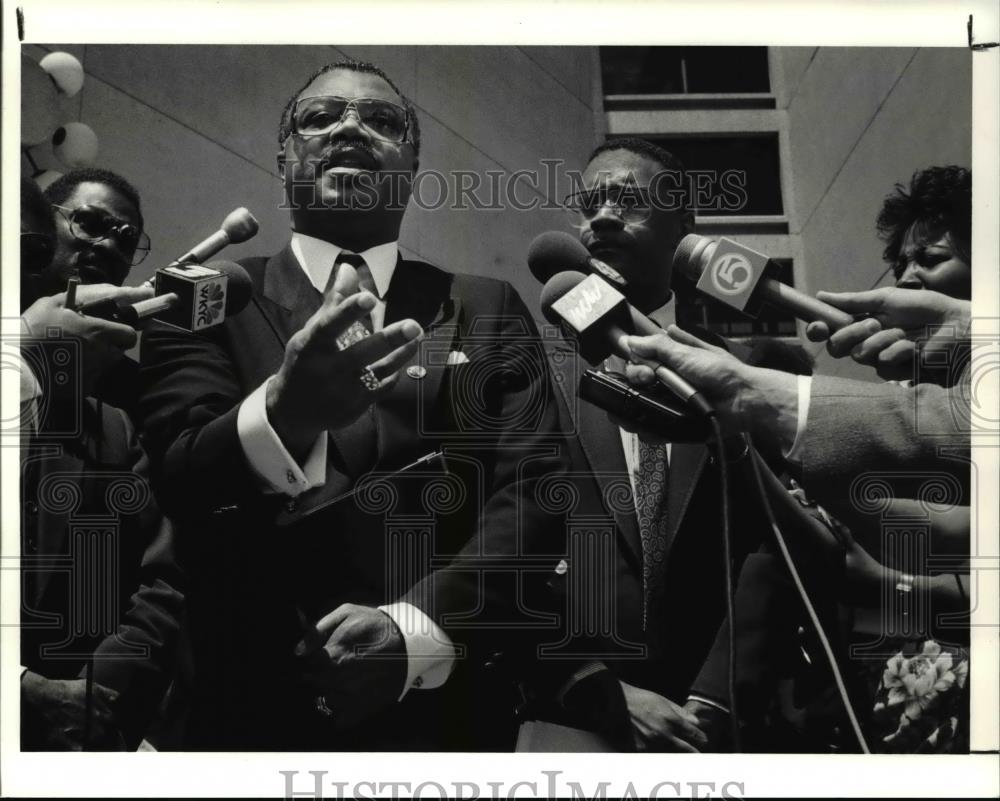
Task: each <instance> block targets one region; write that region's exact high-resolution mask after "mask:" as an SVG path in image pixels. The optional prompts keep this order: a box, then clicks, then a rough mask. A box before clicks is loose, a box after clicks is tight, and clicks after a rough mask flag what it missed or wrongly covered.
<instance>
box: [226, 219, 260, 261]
mask: <svg viewBox="0 0 1000 801" xmlns="http://www.w3.org/2000/svg"><path fill="white" fill-rule="evenodd" d="M259 228H260V225H259V224H258V223H257V218H256V217H254V216H253V215H252V214H251V213H250V212H249V210H247V209H245V208H243V207H240V208H238V209H234V210H233V211H231V212H229V214H228V215H226V219H224V220H223V221H222V230H223V231H225V232H226V235H227V236H228V237H229V242H230V244H233V245H237V244H239V243H240V242H246V241H247V240H248V239H250V238H251V237H253V236H256V234H257V231H258V229H259ZM229 264H232V262H229Z"/></svg>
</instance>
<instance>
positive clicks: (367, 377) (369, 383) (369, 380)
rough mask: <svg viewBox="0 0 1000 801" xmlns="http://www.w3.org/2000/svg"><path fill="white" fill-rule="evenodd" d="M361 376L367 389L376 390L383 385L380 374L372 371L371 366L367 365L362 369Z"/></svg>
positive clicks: (362, 382)
mask: <svg viewBox="0 0 1000 801" xmlns="http://www.w3.org/2000/svg"><path fill="white" fill-rule="evenodd" d="M359 378H360V379H361V384H362V386H364V388H365V389H367V390H368V391H369V392H374V391H375V390H377V389H378V388H379V387H380V386H381V382H380V381H379V380H378V376H377V375H375V373H374V372H372V368H371V367H366V368H365V369H364V370H362V371H361V375H360V376H359Z"/></svg>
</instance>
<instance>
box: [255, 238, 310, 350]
mask: <svg viewBox="0 0 1000 801" xmlns="http://www.w3.org/2000/svg"><path fill="white" fill-rule="evenodd" d="M261 296H262V302H260V303H258V304H257V305H258V306H259V308H260V310H261V313H262V314H263V315H264V317H265V319H266V320H267V321H268V323H270V325H271V328H272V329H273V330H274V334H275V336H277V337H278V340H279V341H280V342H281V346H282V348H284V346H285V345H286V344H288V340H289V339H290V338H291V337H292V335H293V334H294V333H295V332H296V331H299V330H301V329H302V328H303V326H305V324H306V321H307V320H308V319H309V318H310V317H312V316H313V314H315V313H316V310H317V309H319V307H320V306H321V305H322V304H323V296H322V294H320V293H319V292H317V291H316V288H315V287H314V286H313V285H312V283H311V282H310V281H309V277H308V276H307V275H306V273H305V271H304V270H303V269H302V267H301V265H300V264H299V262H298V259H296V258H295V254H294V253H292V247H291V245H286V246H285V249H284V250H282V251H281V252H280V253H278V254H276V255H274V256H272V257H271V258H270V259H268V260H267V266H266V267H265V268H264V275H263V279H262V287H261Z"/></svg>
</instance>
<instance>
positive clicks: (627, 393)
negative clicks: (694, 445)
mask: <svg viewBox="0 0 1000 801" xmlns="http://www.w3.org/2000/svg"><path fill="white" fill-rule="evenodd" d="M541 307H542V313H543V314H544V315H545V318H546V319H547V320H548V321H549V322H551V323H553V324H556V325H559V326H561V327H562V328H563V330H565V331H566V332H567V333H568V334H569V335H570V336H573V337H574V338H575V339H576V340H577V342H578V343H579V348H580V355H581V356H582V357H583V358H584V359H585V360H586V361H587V362H589V363H590V364H592V365H595V366H596V365H599V364H601V363H602V362H603V361H604V360H605V359H607V357H608V356H610V355H611V354H615V355H617V356H620V357H621V358H622V359H624V360H625V361H629V360H633V361H634V360H635V357H634V355H633V354H632V352H631V351H630V350H629V348H628V346H627V345H626V344H625V341H624V340H625V337H627V336H629V335H638V336H649V335H652V334H659V333H662V329H661V328H660V327H659V326H657V325H656V324H655V323H654V322H652V321H651V320H649V319H648V318H647V317H645V316H644V315H643V314H641V313H640V312H639V311H637V310H636V309H635V308H633V307H632V306H631V305H630V304H629V303H628V301H627V300H626V299H625V296H624V295H622V294H621V293H620V292H619V291H618V290H616V289H615V288H614V287H612V286H611V285H610V284H608V283H607V282H606V281H604V280H603V279H602V278H600V277H599V276H597V275H584V274H583V273H579V272H574V271H570V270H567V271H564V272H561V273H556V274H555V275H554V276H552V277H551V278H550V279H549V280H548V281H547V282H546V283H545V286H544V287H542V293H541ZM647 364H648V365H649V367H651V368H652V369H653V371H654V373H655V374H656V378H657V380H658V381H659V384H660V385H662V386H663V387H665V388H666V389H667V390H669V392H662V391H661V392H657V391H656V388H652V389H642V390H638V389H635V388H633V387H631V386H630V385H629V384H628V383H627V382H625V381H624V380H620V379H618V378H616V377H615V376H613V375H610V376H609V375H608V374H606V373H598V372H595V371H593V370H588V371H587V372H586V373H585V375H584V377H583V379H581V382H580V394H581V397H583V398H584V400H587V401H590V402H592V403H594V404H596V405H598V406H600V407H601V408H604V409H605V410H607V411H609V412H612V413H613V414H615V415H617V416H619V417H621V418H623V419H628V420H631V421H633V422H634V423H636V424H637V425H638V426H639V427H641V428H646V429H648V430H651V431H655V432H657V433H659V434H663V435H665V436H669V437H670V438H671V439H673V440H675V441H700V440H703V439H704V438H705V437H706V435H707V434H708V432H709V427H708V425H707V424H706V422H705V421H706V419H707V418H709V417H711V416H713V415H714V414H715V410H714V409H713V408H712V406H711V405H710V404H709V403H708V401H706V400H705V398H704V396H702V394H701V393H700V392H698V391H697V390H696V389H695V388H694V387H692V386H691V385H690V384H689V383H688V382H687V381H685V380H684V379H683V378H681V377H680V376H679V375H677V374H676V373H674V372H673V371H672V370H669V369H667V368H666V367H664V366H663V365H661V364H657V363H655V362H647Z"/></svg>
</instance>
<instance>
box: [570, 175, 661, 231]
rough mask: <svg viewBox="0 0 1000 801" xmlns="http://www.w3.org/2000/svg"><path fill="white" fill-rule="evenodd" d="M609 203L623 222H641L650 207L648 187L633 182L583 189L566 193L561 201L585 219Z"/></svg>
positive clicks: (646, 216)
mask: <svg viewBox="0 0 1000 801" xmlns="http://www.w3.org/2000/svg"><path fill="white" fill-rule="evenodd" d="M609 204H610V206H611V208H612V209H613V210H614V212H615V213H616V214H617V215H618V216H619V217H621V218H622V220H624V221H625V222H643V221H644V220H646V219H648V218H649V212H650V209H651V208H652V205H651V204H650V195H649V189H648V187H644V186H635V185H634V184H621V185H619V186H610V187H608V186H601V187H597V188H595V189H584V190H582V191H580V192H573V193H572V194H569V195H567V196H566V199H565V200H564V201H563V205H564V206H565V207H566V208H568V209H569V210H570V211H573V212H576V213H577V214H579V215H581V216H582V217H583V218H584V219H585V220H592V219H593V218H594V217H596V216H597V214H598V212H600V210H601V209H603V208H604V207H605V206H607V205H609Z"/></svg>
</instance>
